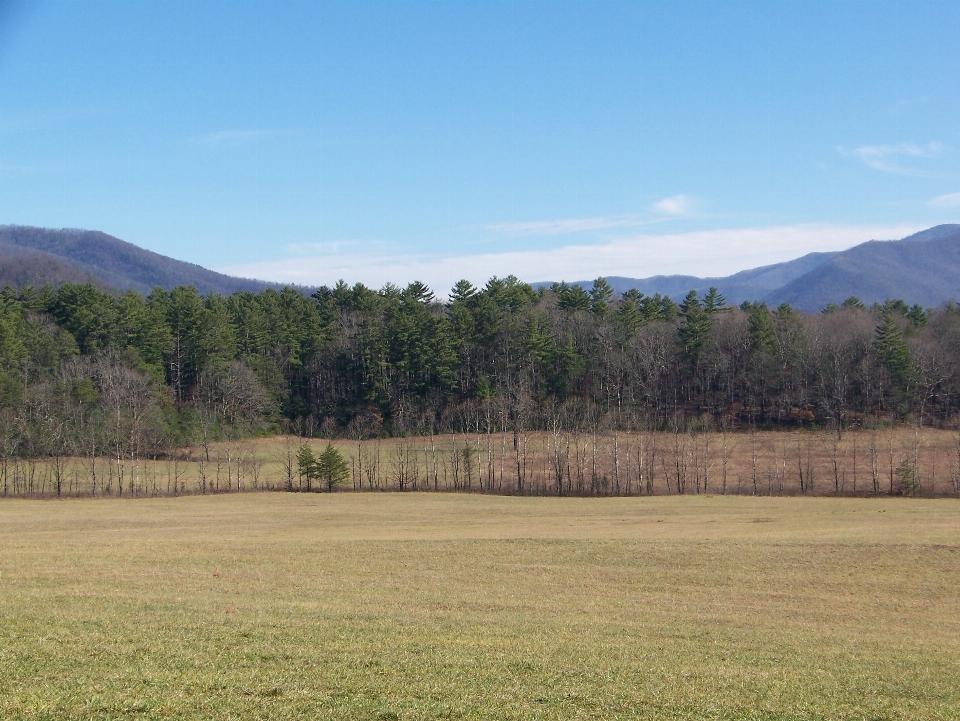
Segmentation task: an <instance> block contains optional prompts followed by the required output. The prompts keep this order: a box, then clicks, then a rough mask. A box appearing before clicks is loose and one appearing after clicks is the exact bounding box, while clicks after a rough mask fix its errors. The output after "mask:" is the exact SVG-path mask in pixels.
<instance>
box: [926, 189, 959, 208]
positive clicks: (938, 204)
mask: <svg viewBox="0 0 960 721" xmlns="http://www.w3.org/2000/svg"><path fill="white" fill-rule="evenodd" d="M927 205H929V206H930V207H931V208H960V193H947V194H946V195H938V196H937V197H936V198H933V199H932V200H928V201H927Z"/></svg>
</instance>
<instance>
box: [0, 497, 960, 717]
mask: <svg viewBox="0 0 960 721" xmlns="http://www.w3.org/2000/svg"><path fill="white" fill-rule="evenodd" d="M958 578H960V506H958V505H957V503H956V502H955V501H952V500H948V499H942V500H928V499H826V498H746V497H736V498H721V497H716V496H709V495H701V496H699V497H682V498H679V497H669V498H668V497H656V498H645V499H641V498H604V499H579V498H564V499H557V498H517V497H491V496H484V495H478V494H423V493H410V494H324V495H302V494H296V495H292V494H252V493H251V494H236V495H227V496H225V495H220V496H208V497H189V498H179V499H175V498H158V499H144V500H118V499H114V500H100V501H91V500H69V501H31V500H16V499H10V500H7V501H4V502H3V503H2V504H0V613H2V614H3V617H4V619H5V623H4V624H3V625H2V627H0V678H2V679H3V681H2V683H0V715H2V716H3V717H5V718H31V719H41V718H50V719H53V718H56V719H61V718H75V719H81V718H82V719H107V718H120V717H124V718H218V719H220V718H264V719H287V718H334V719H340V718H342V719H364V718H368V719H452V718H505V719H569V718H603V719H616V718H649V719H704V718H706V719H744V718H746V719H872V720H878V719H956V718H957V717H958V716H960V591H958V587H957V579H958Z"/></svg>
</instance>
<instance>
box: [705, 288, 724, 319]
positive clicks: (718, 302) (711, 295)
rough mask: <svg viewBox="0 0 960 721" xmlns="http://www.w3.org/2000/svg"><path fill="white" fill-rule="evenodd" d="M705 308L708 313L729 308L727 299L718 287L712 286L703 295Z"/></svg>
mask: <svg viewBox="0 0 960 721" xmlns="http://www.w3.org/2000/svg"><path fill="white" fill-rule="evenodd" d="M703 309H704V310H705V311H706V312H707V313H719V312H721V311H724V310H729V308H727V299H726V298H724V297H723V294H721V293H720V291H719V290H717V289H716V288H713V287H711V288H710V289H709V291H708V292H707V294H706V295H705V296H704V297H703Z"/></svg>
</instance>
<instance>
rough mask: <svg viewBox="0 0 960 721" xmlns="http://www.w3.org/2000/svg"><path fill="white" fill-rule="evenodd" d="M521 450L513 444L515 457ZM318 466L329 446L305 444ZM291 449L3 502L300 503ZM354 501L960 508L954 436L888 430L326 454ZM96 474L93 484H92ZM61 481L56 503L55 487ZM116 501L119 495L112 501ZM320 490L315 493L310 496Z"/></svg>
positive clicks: (245, 447)
mask: <svg viewBox="0 0 960 721" xmlns="http://www.w3.org/2000/svg"><path fill="white" fill-rule="evenodd" d="M515 441H516V443H515ZM309 442H310V444H311V445H312V446H313V450H314V453H315V454H317V453H319V452H320V451H321V449H322V448H323V446H324V444H325V443H327V441H325V440H320V439H312V440H311V441H309ZM301 443H304V440H303V439H301V438H297V437H295V436H280V437H270V438H260V439H242V440H237V441H229V442H226V441H225V442H218V443H211V444H209V445H208V446H207V447H206V448H204V447H200V446H195V447H193V448H185V449H181V450H180V451H179V452H176V453H171V454H167V456H166V457H163V458H160V459H158V460H151V459H149V458H145V457H140V458H137V459H135V460H131V459H130V458H122V459H121V460H120V462H119V463H118V462H117V460H116V459H111V458H105V457H101V458H97V459H95V460H94V461H91V460H90V459H89V458H86V459H85V458H64V459H59V461H58V460H55V459H19V460H16V461H14V460H10V461H9V462H8V463H6V464H5V465H3V466H0V495H8V496H9V495H12V496H25V497H38V496H39V497H44V496H53V495H62V496H84V495H91V494H95V495H100V496H103V495H106V496H117V495H124V496H130V495H132V496H139V497H143V496H148V497H155V496H159V495H183V494H195V493H224V492H231V491H250V490H263V489H273V490H278V489H285V488H288V487H291V486H292V488H293V489H296V490H302V489H301V488H300V486H301V479H300V478H299V476H298V473H297V470H296V453H297V448H298V447H299V446H300V444H301ZM333 444H334V445H335V446H336V447H337V448H338V449H339V450H340V452H341V453H342V455H343V456H344V458H345V460H346V461H347V464H348V466H349V469H350V482H349V483H347V484H346V486H345V488H349V489H352V490H413V491H417V490H455V491H470V492H483V493H497V494H518V495H588V496H589V495H600V496H605V495H680V494H694V495H695V494H700V493H707V494H709V493H714V494H721V495H757V496H760V495H765V496H785V495H808V496H816V495H821V496H822V495H834V496H836V495H853V496H868V495H879V494H887V495H910V496H922V497H937V496H960V433H958V431H956V430H952V431H951V430H937V429H932V428H924V429H922V430H918V429H916V428H909V427H902V426H900V427H895V428H886V429H878V430H873V431H871V430H860V431H856V432H845V433H844V434H843V436H842V438H839V439H838V438H837V437H836V434H835V433H833V432H830V431H827V430H809V429H806V430H799V431H797V430H794V431H757V432H754V433H750V432H738V433H718V432H709V433H695V434H694V433H665V432H658V433H638V432H631V433H625V432H617V433H612V432H607V433H597V434H592V433H589V432H573V431H563V432H558V433H544V432H538V433H521V434H519V435H518V436H517V438H516V439H515V438H514V436H513V435H512V434H510V433H491V434H485V433H468V434H457V435H452V434H447V435H437V436H433V437H430V436H427V437H411V438H392V439H383V440H365V441H362V442H358V441H352V442H351V441H349V440H342V439H340V440H335V441H333ZM94 472H95V475H94ZM58 474H59V478H60V484H59V485H60V491H59V493H58V492H57V490H56V488H57V483H56V478H57V476H58ZM121 490H122V493H121ZM314 490H317V489H314Z"/></svg>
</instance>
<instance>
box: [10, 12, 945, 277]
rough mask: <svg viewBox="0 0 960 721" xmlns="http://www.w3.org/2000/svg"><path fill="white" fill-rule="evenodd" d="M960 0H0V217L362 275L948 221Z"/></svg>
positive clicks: (705, 253) (667, 252)
mask: <svg viewBox="0 0 960 721" xmlns="http://www.w3.org/2000/svg"><path fill="white" fill-rule="evenodd" d="M957 28H960V4H958V3H955V2H936V3H934V2H911V3H906V2H901V3H878V2H865V3H845V2H818V3H815V2H804V3H790V2H762V3H761V2H750V3H734V2H728V3H724V2H708V3H683V2H669V3H668V2H655V3H653V2H651V3H646V2H633V3H605V2H580V3H561V2H549V3H548V2H533V3H511V2H486V3H461V2H430V3H400V2H396V3H362V2H352V3H342V4H341V3H320V2H309V3H284V2H271V3H266V2H263V3H242V2H227V3H219V2H189V3H176V2H146V1H144V2H117V1H114V2H84V1H81V0H74V1H72V2H62V3H26V2H17V1H16V0H14V1H13V2H11V1H10V0H0V223H16V224H28V225H40V226H47V227H80V228H92V229H98V230H103V231H105V232H108V233H110V234H112V235H116V236H118V237H120V238H123V239H125V240H129V241H131V242H133V243H136V244H138V245H141V246H143V247H147V248H150V249H151V250H155V251H157V252H160V253H164V254H167V255H171V256H174V257H176V258H180V259H183V260H189V261H192V262H196V263H200V264H202V265H206V266H208V267H213V268H217V269H223V270H228V271H230V272H234V273H239V274H244V275H253V276H256V277H264V278H270V279H276V280H290V281H297V282H301V283H311V284H313V283H331V282H334V281H335V280H337V279H338V278H340V277H343V278H346V279H347V280H348V281H351V282H353V281H358V280H359V281H363V282H366V283H368V284H370V285H373V286H379V285H380V284H382V283H383V282H385V281H387V280H392V281H393V282H395V283H398V284H403V283H405V282H408V281H409V280H412V279H414V278H421V279H424V280H426V281H427V282H428V283H430V284H432V285H433V286H435V287H437V288H438V289H439V290H441V291H443V290H445V289H446V288H448V287H449V285H450V284H452V282H453V281H454V280H456V279H457V278H459V277H463V276H466V277H468V278H470V279H471V280H474V281H475V282H482V281H484V280H485V279H486V278H487V277H489V276H490V275H492V274H498V275H505V274H508V273H515V274H516V275H518V276H520V277H521V278H523V279H525V280H530V281H536V280H553V279H559V278H566V279H580V278H590V277H595V276H596V275H599V274H604V275H630V276H648V275H653V274H657V273H691V274H699V275H710V274H725V273H729V272H733V271H736V270H739V269H742V268H746V267H751V266H756V265H760V264H763V263H768V262H776V261H779V260H786V259H789V258H792V257H796V256H798V255H801V254H803V253H805V252H809V251H812V250H828V249H840V248H844V247H849V246H850V245H853V244H856V243H857V242H861V241H863V240H867V239H870V238H894V237H901V236H902V235H905V234H907V233H908V232H910V231H912V230H915V229H919V228H923V227H928V226H930V225H934V224H937V223H942V222H958V221H960V52H958V50H957V40H956V31H957Z"/></svg>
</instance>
